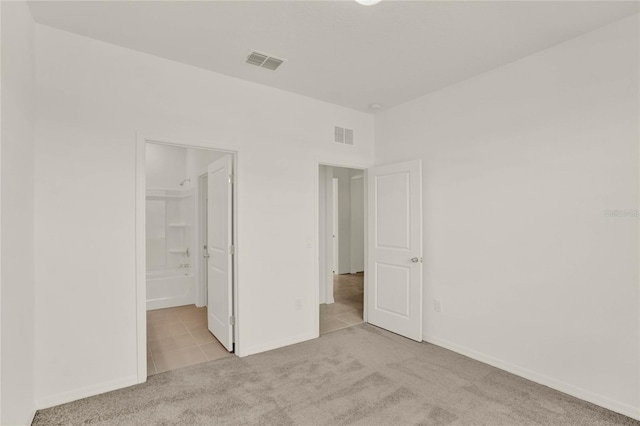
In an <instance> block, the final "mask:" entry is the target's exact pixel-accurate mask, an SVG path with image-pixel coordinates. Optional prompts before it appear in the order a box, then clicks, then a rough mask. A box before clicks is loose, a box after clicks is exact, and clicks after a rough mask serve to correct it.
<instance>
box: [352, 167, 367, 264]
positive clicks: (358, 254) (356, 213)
mask: <svg viewBox="0 0 640 426" xmlns="http://www.w3.org/2000/svg"><path fill="white" fill-rule="evenodd" d="M349 176H350V178H351V188H350V200H349V202H350V207H351V211H350V214H351V216H350V225H349V231H350V240H351V244H350V247H349V248H350V250H351V251H350V259H349V261H350V264H351V271H350V272H351V273H352V274H354V273H356V272H361V271H364V175H363V172H362V171H361V170H350V172H349Z"/></svg>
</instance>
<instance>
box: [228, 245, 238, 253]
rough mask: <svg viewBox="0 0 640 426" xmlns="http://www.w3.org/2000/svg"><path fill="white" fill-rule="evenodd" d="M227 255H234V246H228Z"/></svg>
mask: <svg viewBox="0 0 640 426" xmlns="http://www.w3.org/2000/svg"><path fill="white" fill-rule="evenodd" d="M229 254H236V246H235V245H230V246H229Z"/></svg>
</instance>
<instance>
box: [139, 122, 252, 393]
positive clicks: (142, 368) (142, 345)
mask: <svg viewBox="0 0 640 426" xmlns="http://www.w3.org/2000/svg"><path fill="white" fill-rule="evenodd" d="M147 142H149V143H155V144H158V145H169V146H177V147H181V148H193V149H206V150H214V151H222V152H227V153H229V154H231V155H232V157H233V169H234V170H235V171H237V170H238V163H239V161H240V150H239V149H238V148H236V147H229V146H224V145H217V144H211V143H208V142H205V141H188V142H185V141H182V140H176V139H171V138H165V137H151V136H149V135H143V134H141V133H137V135H136V195H135V196H136V202H135V206H136V212H135V229H136V232H135V234H136V239H135V254H136V351H137V366H138V371H137V376H138V377H137V379H138V383H144V382H146V381H147V280H146V240H145V227H146V217H145V200H146V172H145V164H146V158H145V157H146V152H145V146H146V144H147ZM238 186H239V185H238V173H237V172H234V173H233V187H234V188H233V189H234V190H233V236H234V244H235V246H236V252H235V256H234V257H233V310H234V315H235V317H236V324H239V321H238V319H239V318H240V310H239V309H238V305H239V304H238V286H239V275H240V274H239V269H238V257H239V253H240V250H241V248H239V247H238V244H237V242H238V241H239V227H238V191H239V189H238ZM239 335H240V333H239V327H238V326H237V325H236V326H235V327H234V330H233V340H234V344H235V353H236V354H237V355H241V351H240V345H241V342H240V339H239Z"/></svg>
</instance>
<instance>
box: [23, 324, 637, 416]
mask: <svg viewBox="0 0 640 426" xmlns="http://www.w3.org/2000/svg"><path fill="white" fill-rule="evenodd" d="M33 424H34V425H52V424H74V425H76V424H98V425H173V424H184V425H192V424H201V425H214V424H215V425H225V424H262V425H320V424H331V425H344V424H360V425H404V424H407V425H408V424H422V425H449V424H451V425H538V424H544V425H632V424H633V425H638V424H640V422H636V421H635V420H632V419H630V418H628V417H624V416H621V415H618V414H615V413H613V412H611V411H608V410H605V409H603V408H600V407H597V406H595V405H592V404H589V403H587V402H584V401H580V400H578V399H576V398H573V397H570V396H568V395H565V394H562V393H560V392H556V391H554V390H552V389H549V388H547V387H545V386H541V385H538V384H535V383H533V382H530V381H528V380H525V379H522V378H520V377H517V376H514V375H513V374H509V373H507V372H504V371H502V370H499V369H497V368H493V367H490V366H488V365H486V364H482V363H480V362H477V361H474V360H471V359H469V358H466V357H464V356H461V355H458V354H456V353H454V352H450V351H448V350H446V349H442V348H440V347H437V346H434V345H430V344H427V343H417V342H413V341H410V340H407V339H404V338H402V337H399V336H397V335H394V334H392V333H389V332H386V331H383V330H380V329H378V328H376V327H373V326H370V325H367V324H361V325H358V326H355V327H351V328H346V329H343V330H339V331H336V332H334V333H329V334H326V335H324V336H322V337H321V338H319V339H316V340H312V341H309V342H305V343H301V344H298V345H293V346H289V347H286V348H282V349H278V350H274V351H270V352H266V353H262V354H258V355H254V356H250V357H246V358H237V357H228V358H224V359H221V360H217V361H212V362H208V363H205V364H200V365H196V366H193V367H187V368H184V369H181V370H175V371H170V372H167V373H162V374H157V375H154V376H151V377H150V378H149V380H148V382H147V383H144V384H141V385H137V386H132V387H129V388H126V389H121V390H117V391H114V392H110V393H107V394H103V395H99V396H95V397H91V398H87V399H83V400H80V401H76V402H72V403H69V404H65V405H61V406H58V407H54V408H50V409H47V410H42V411H39V412H38V413H37V415H36V417H35V420H34V423H33Z"/></svg>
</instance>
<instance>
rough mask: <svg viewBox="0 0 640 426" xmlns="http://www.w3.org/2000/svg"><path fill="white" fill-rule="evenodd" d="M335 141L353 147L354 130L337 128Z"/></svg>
mask: <svg viewBox="0 0 640 426" xmlns="http://www.w3.org/2000/svg"><path fill="white" fill-rule="evenodd" d="M333 141H334V142H336V143H343V144H346V145H353V130H352V129H345V128H344V127H338V126H335V129H334V137H333Z"/></svg>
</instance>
